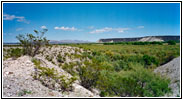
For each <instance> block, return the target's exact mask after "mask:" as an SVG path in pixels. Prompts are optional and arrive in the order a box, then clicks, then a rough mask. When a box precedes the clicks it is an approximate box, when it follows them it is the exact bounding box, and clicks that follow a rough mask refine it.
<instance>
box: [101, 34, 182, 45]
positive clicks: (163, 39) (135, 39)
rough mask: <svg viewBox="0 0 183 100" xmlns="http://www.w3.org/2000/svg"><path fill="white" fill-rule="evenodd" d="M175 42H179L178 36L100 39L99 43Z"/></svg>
mask: <svg viewBox="0 0 183 100" xmlns="http://www.w3.org/2000/svg"><path fill="white" fill-rule="evenodd" d="M169 40H175V41H180V36H145V37H135V38H108V39H100V40H98V42H99V43H103V42H131V41H144V42H145V41H146V42H152V41H169Z"/></svg>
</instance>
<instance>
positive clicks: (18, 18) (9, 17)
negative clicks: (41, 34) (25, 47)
mask: <svg viewBox="0 0 183 100" xmlns="http://www.w3.org/2000/svg"><path fill="white" fill-rule="evenodd" d="M3 20H16V21H17V22H23V23H26V24H29V23H30V22H29V21H27V20H26V19H25V17H24V16H15V15H9V14H3Z"/></svg>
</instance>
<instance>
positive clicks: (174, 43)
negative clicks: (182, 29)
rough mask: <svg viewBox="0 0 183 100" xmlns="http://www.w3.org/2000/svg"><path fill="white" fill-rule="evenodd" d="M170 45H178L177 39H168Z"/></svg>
mask: <svg viewBox="0 0 183 100" xmlns="http://www.w3.org/2000/svg"><path fill="white" fill-rule="evenodd" d="M167 43H168V45H176V41H173V40H169V41H167Z"/></svg>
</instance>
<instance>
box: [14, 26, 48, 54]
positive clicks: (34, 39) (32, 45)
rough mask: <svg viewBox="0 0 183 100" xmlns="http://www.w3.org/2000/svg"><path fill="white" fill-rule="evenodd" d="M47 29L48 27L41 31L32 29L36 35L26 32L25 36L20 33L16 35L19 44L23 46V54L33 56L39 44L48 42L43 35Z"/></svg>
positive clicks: (42, 44)
mask: <svg viewBox="0 0 183 100" xmlns="http://www.w3.org/2000/svg"><path fill="white" fill-rule="evenodd" d="M47 31H48V29H43V30H42V31H37V30H34V32H35V33H36V35H37V36H34V35H32V34H29V33H27V34H26V36H25V35H22V34H19V35H18V36H16V38H17V39H18V40H19V41H20V44H21V45H22V46H23V52H24V54H27V55H30V56H32V57H33V56H35V55H36V54H37V53H38V51H39V49H40V47H41V46H44V45H46V44H49V40H47V39H46V37H43V36H44V34H45V32H47Z"/></svg>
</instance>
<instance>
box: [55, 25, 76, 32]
mask: <svg viewBox="0 0 183 100" xmlns="http://www.w3.org/2000/svg"><path fill="white" fill-rule="evenodd" d="M54 29H56V30H64V31H77V30H78V29H77V28H75V27H64V26H62V27H55V28H54Z"/></svg>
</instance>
